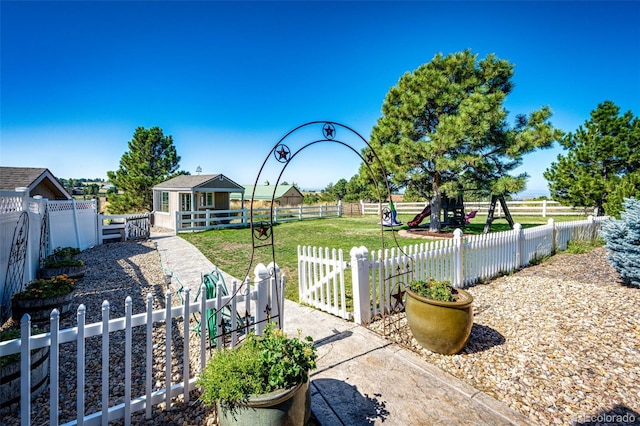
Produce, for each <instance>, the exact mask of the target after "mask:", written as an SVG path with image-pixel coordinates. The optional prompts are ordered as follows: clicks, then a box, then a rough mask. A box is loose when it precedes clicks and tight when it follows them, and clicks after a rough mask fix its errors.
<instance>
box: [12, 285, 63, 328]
mask: <svg viewBox="0 0 640 426" xmlns="http://www.w3.org/2000/svg"><path fill="white" fill-rule="evenodd" d="M75 282H76V280H75V279H73V278H70V277H68V276H66V275H59V276H57V277H53V278H39V279H36V280H33V281H31V282H30V283H29V284H27V288H26V289H25V290H23V291H21V292H18V293H16V294H14V295H13V296H12V297H11V316H12V317H13V319H14V320H16V321H20V319H21V318H22V316H23V315H24V314H29V315H31V321H33V322H44V321H48V320H49V316H50V314H51V311H52V310H53V309H54V308H57V309H58V311H59V312H60V316H62V315H64V314H66V313H67V312H69V309H70V308H71V302H72V300H73V289H74V285H75Z"/></svg>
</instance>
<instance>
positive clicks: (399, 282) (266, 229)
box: [213, 121, 413, 337]
mask: <svg viewBox="0 0 640 426" xmlns="http://www.w3.org/2000/svg"><path fill="white" fill-rule="evenodd" d="M314 126H316V127H317V126H320V127H321V134H322V137H321V138H319V139H315V140H311V141H306V142H303V143H302V144H301V145H300V146H299V147H297V148H296V149H292V148H291V146H290V143H289V138H290V137H291V136H292V135H294V134H296V132H298V131H300V130H302V129H305V130H307V129H312V128H313V127H314ZM339 131H345V133H347V134H349V135H350V136H351V137H353V136H355V138H356V140H357V141H360V142H362V143H364V145H365V147H364V149H363V150H362V151H358V150H357V149H356V148H354V147H353V146H351V144H349V143H348V142H345V141H344V140H341V139H339V138H338V133H339ZM285 140H287V143H285ZM319 143H335V144H338V145H342V146H344V147H346V148H348V149H349V150H351V151H352V152H354V153H355V154H356V155H357V156H358V157H360V159H361V160H362V162H363V164H364V165H365V166H366V168H367V170H368V171H369V174H370V176H371V178H372V181H373V182H374V183H376V182H380V181H381V180H384V188H382V190H381V188H380V185H378V184H376V191H377V196H378V198H379V199H382V197H381V195H382V193H383V191H384V192H385V193H386V196H387V199H389V200H390V199H391V190H390V186H389V182H388V180H387V175H386V172H385V169H384V167H383V165H382V163H381V161H380V158H379V157H378V155H377V154H376V153H375V151H374V149H373V148H372V147H371V145H370V144H369V143H368V142H367V140H366V139H365V138H364V137H362V136H361V135H360V134H359V133H358V132H356V131H355V130H353V129H352V128H350V127H348V126H346V125H344V124H340V123H337V122H332V121H312V122H308V123H305V124H302V125H300V126H298V127H296V128H295V129H293V130H291V131H289V132H288V133H287V134H286V135H285V136H283V137H282V138H281V139H280V140H279V141H278V142H277V143H276V144H275V145H274V146H273V148H272V149H271V151H269V153H268V154H267V156H266V157H265V160H264V162H263V163H262V166H261V167H260V170H259V172H258V175H257V176H256V179H255V184H254V187H253V188H254V189H253V192H252V194H251V200H250V203H251V204H250V219H249V225H250V227H251V239H252V250H251V257H250V260H249V264H248V266H247V270H246V273H245V277H248V276H249V274H250V272H251V270H252V268H253V267H254V263H255V261H256V258H257V257H258V251H259V250H265V251H267V252H268V255H269V257H270V259H271V263H270V269H269V274H270V277H271V278H275V279H276V280H279V279H280V278H281V277H279V276H278V274H279V269H276V268H275V267H274V266H273V265H277V262H276V251H275V241H274V232H273V223H274V211H273V206H274V201H275V196H276V189H277V187H278V184H279V183H280V179H281V178H282V175H283V174H284V172H285V170H286V168H287V167H288V166H289V165H290V164H291V162H292V160H293V159H294V158H295V157H296V156H297V155H299V154H300V153H301V152H302V151H303V150H305V149H306V148H309V147H310V146H312V145H315V144H319ZM272 159H273V160H275V161H276V162H277V163H278V165H279V167H280V172H279V174H278V176H277V180H276V182H275V185H274V186H273V187H274V191H273V194H272V196H271V204H270V214H269V220H264V215H261V216H260V217H261V219H260V220H256V219H255V216H254V200H255V190H256V187H257V185H258V182H260V181H262V180H261V179H262V175H263V172H264V171H265V168H266V166H267V163H268V162H269V160H272ZM374 166H375V167H374ZM374 169H377V170H379V171H380V173H381V176H380V177H381V178H382V179H376V174H375V172H374ZM256 216H257V215H256ZM389 216H390V211H389V210H388V209H385V210H383V211H382V212H381V217H380V219H381V221H380V238H381V247H382V248H383V250H382V251H381V252H382V253H384V252H385V250H384V249H385V248H388V247H389V244H387V243H386V240H385V235H386V232H385V225H384V223H388V222H389V221H388V219H389ZM393 227H394V225H393V224H391V225H387V226H386V228H387V229H389V228H391V229H392V230H393ZM390 234H391V235H392V239H393V245H394V246H395V247H397V249H398V250H400V251H401V252H402V249H401V248H400V246H399V244H398V242H397V240H396V233H395V232H391V233H390ZM380 260H381V262H382V264H381V266H382V268H383V269H384V268H385V263H384V260H385V259H384V258H383V259H380ZM408 262H409V264H408V265H406V267H404V268H400V269H397V270H385V271H384V276H385V280H387V281H393V282H395V284H393V292H394V293H393V294H392V297H393V298H394V303H393V304H392V306H391V310H390V311H389V310H383V317H384V320H385V332H387V323H388V325H389V326H393V324H395V323H396V322H397V321H395V320H390V321H388V320H387V319H386V318H387V317H386V314H393V313H396V312H399V311H402V310H404V305H405V301H406V292H405V290H404V289H405V287H406V286H407V285H408V283H406V282H405V281H406V280H407V279H409V277H410V276H411V274H412V271H413V267H412V260H409V261H408ZM244 282H246V278H245V280H244V281H243V283H242V284H241V285H240V286H239V287H238V288H237V290H236V293H238V292H240V291H242V289H243V287H244ZM276 288H277V287H276ZM236 293H234V294H233V295H232V296H235V294H236ZM280 301H281V295H280V294H276V295H275V298H274V299H273V300H271V305H269V304H267V305H266V306H259V307H257V309H263V310H264V311H263V312H265V313H266V314H267V321H277V322H278V326H279V327H282V324H281V317H280V315H279V313H280V312H282V308H283V307H282V306H279V305H278V306H273V305H274V304H276V303H277V304H279V303H280ZM225 308H226V307H225V306H222V307H220V308H218V310H216V311H215V312H213V314H214V315H215V314H218V313H220V312H221V311H223V309H225ZM215 317H216V318H218V320H217V321H218V322H219V324H218V326H219V328H218V330H223V331H222V334H223V335H228V334H231V333H232V332H233V331H236V332H238V331H240V332H241V331H242V329H243V328H244V329H248V328H247V327H248V325H247V324H245V323H242V324H241V325H239V326H238V327H237V329H236V330H231V328H232V324H230V323H229V321H228V320H225V319H224V318H223V315H215ZM233 322H235V321H232V323H233ZM239 323H240V322H239ZM216 337H217V336H216Z"/></svg>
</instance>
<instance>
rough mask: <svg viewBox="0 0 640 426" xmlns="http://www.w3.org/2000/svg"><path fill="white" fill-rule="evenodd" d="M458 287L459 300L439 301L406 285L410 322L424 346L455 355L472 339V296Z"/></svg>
mask: <svg viewBox="0 0 640 426" xmlns="http://www.w3.org/2000/svg"><path fill="white" fill-rule="evenodd" d="M457 291H458V297H459V300H458V301H455V302H440V301H437V300H433V299H427V298H425V297H422V296H420V295H418V294H416V293H414V292H413V291H411V290H410V289H407V304H406V306H405V312H406V314H407V323H408V324H409V328H410V329H411V333H413V337H415V339H416V340H417V341H418V343H419V344H420V346H422V347H423V348H425V349H428V350H430V351H432V352H436V353H440V354H445V355H453V354H456V353H458V352H460V351H461V350H462V348H464V345H466V344H467V341H469V336H471V328H472V327H473V306H472V304H473V296H471V294H469V293H468V292H466V291H464V290H460V289H457Z"/></svg>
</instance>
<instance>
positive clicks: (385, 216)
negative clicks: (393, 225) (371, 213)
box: [382, 207, 391, 222]
mask: <svg viewBox="0 0 640 426" xmlns="http://www.w3.org/2000/svg"><path fill="white" fill-rule="evenodd" d="M382 220H384V221H385V222H390V221H391V209H389V208H388V207H385V208H384V209H382Z"/></svg>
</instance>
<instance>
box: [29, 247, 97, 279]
mask: <svg viewBox="0 0 640 426" xmlns="http://www.w3.org/2000/svg"><path fill="white" fill-rule="evenodd" d="M79 253H80V250H79V249H77V248H75V247H58V248H56V249H55V250H54V251H53V254H51V255H49V256H47V257H46V258H45V259H44V261H43V262H42V265H40V269H38V276H39V277H40V278H52V277H56V276H59V275H66V276H68V277H70V278H82V277H83V276H84V273H85V271H86V266H85V264H84V262H83V261H82V260H80V259H76V258H75V256H76V255H77V254H79Z"/></svg>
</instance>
